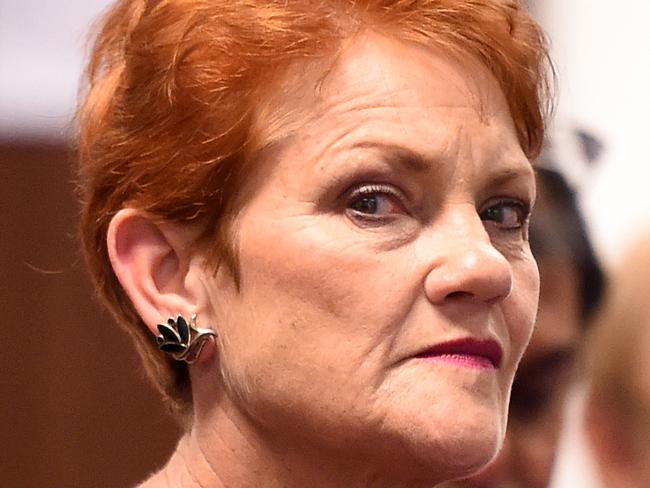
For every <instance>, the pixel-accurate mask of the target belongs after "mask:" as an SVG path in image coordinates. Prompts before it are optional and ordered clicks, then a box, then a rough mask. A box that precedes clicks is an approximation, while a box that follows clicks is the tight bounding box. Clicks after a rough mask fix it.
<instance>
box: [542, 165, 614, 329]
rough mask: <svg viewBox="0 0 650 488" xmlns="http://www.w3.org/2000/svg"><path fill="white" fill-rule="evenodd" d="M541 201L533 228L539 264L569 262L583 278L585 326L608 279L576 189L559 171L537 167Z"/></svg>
mask: <svg viewBox="0 0 650 488" xmlns="http://www.w3.org/2000/svg"><path fill="white" fill-rule="evenodd" d="M536 172H537V186H538V198H537V205H536V209H535V213H534V214H533V217H532V220H531V226H530V245H531V249H532V251H533V255H534V256H535V258H536V259H537V260H538V261H544V260H545V259H550V258H562V259H568V260H570V261H571V262H572V263H574V264H575V266H576V268H577V270H578V275H579V277H580V287H581V289H580V301H581V303H580V304H581V317H582V319H583V320H582V323H583V324H586V323H588V322H589V320H588V319H589V318H590V317H591V316H592V314H593V312H594V311H595V310H596V309H597V308H598V306H599V305H600V302H601V299H602V298H603V291H604V287H605V277H604V274H603V270H602V268H601V266H600V263H599V261H598V258H597V257H596V254H595V252H594V249H593V247H592V245H591V242H590V241H589V237H588V234H587V228H586V225H585V222H584V220H583V218H582V215H581V213H580V209H579V207H578V201H577V198H576V194H575V192H574V191H573V189H572V188H571V187H570V186H569V184H568V183H567V181H566V179H565V178H564V177H563V176H562V175H561V174H560V173H558V172H557V171H554V170H551V169H547V168H544V167H539V166H538V167H537V169H536Z"/></svg>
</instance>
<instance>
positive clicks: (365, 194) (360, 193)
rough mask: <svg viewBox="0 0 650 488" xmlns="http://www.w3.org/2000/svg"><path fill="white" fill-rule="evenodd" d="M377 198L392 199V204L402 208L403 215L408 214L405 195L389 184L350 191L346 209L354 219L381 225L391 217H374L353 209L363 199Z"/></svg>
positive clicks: (370, 185) (366, 186)
mask: <svg viewBox="0 0 650 488" xmlns="http://www.w3.org/2000/svg"><path fill="white" fill-rule="evenodd" d="M377 196H384V197H388V198H390V199H391V200H392V204H393V205H395V206H398V207H400V210H401V212H402V213H404V212H406V210H405V207H406V205H405V199H406V198H405V196H404V194H403V193H402V192H401V191H399V190H398V189H396V188H395V187H394V186H392V185H388V184H382V183H375V184H369V185H363V186H359V187H356V188H354V189H352V190H351V191H349V192H348V197H347V205H346V208H347V210H348V211H349V212H350V213H351V214H352V215H353V216H354V217H356V218H360V219H363V220H366V221H372V222H376V223H380V222H382V221H385V220H387V219H390V218H391V216H390V215H373V214H371V213H365V212H363V211H360V210H356V209H354V208H352V207H353V205H354V204H355V203H358V202H360V201H361V199H363V198H369V197H377Z"/></svg>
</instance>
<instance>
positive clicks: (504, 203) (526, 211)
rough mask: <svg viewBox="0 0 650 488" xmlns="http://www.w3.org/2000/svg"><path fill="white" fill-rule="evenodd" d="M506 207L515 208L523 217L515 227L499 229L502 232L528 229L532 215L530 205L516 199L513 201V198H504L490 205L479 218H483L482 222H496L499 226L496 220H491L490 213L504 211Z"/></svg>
mask: <svg viewBox="0 0 650 488" xmlns="http://www.w3.org/2000/svg"><path fill="white" fill-rule="evenodd" d="M505 207H510V208H515V209H516V210H517V212H518V214H520V215H521V217H520V218H519V219H518V220H519V221H518V224H517V225H513V226H507V225H506V226H504V227H499V228H500V230H503V231H506V232H508V231H510V232H516V231H519V230H521V229H522V228H524V227H526V225H527V224H528V221H529V220H530V213H531V208H530V204H528V203H525V202H523V201H521V200H516V199H511V198H502V199H498V200H497V201H496V202H494V203H492V204H490V205H489V206H488V207H487V208H486V209H485V210H482V211H481V212H480V213H479V216H480V217H481V220H483V221H486V222H495V223H496V224H497V225H499V222H497V220H496V219H495V218H490V216H488V215H487V214H488V212H490V211H491V210H494V209H503V208H505Z"/></svg>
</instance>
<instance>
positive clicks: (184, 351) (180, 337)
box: [156, 314, 216, 364]
mask: <svg viewBox="0 0 650 488" xmlns="http://www.w3.org/2000/svg"><path fill="white" fill-rule="evenodd" d="M158 332H160V335H159V336H158V337H156V341H157V342H158V347H159V348H160V350H161V351H163V352H166V353H168V354H170V355H171V356H172V357H173V358H174V359H176V360H177V361H185V362H186V363H188V364H192V363H193V362H194V361H196V359H197V358H198V357H199V354H201V350H202V349H203V346H205V343H206V342H207V341H208V340H209V339H210V338H211V337H216V334H215V333H214V331H212V330H210V329H199V328H197V327H196V314H195V315H192V318H191V319H190V323H189V324H188V323H187V321H186V320H185V318H184V317H183V316H182V315H181V314H178V317H177V318H176V319H174V317H169V319H168V320H167V323H166V324H158Z"/></svg>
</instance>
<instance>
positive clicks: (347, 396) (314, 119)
mask: <svg viewBox="0 0 650 488" xmlns="http://www.w3.org/2000/svg"><path fill="white" fill-rule="evenodd" d="M289 106H290V110H292V111H293V114H294V116H295V117H297V118H298V120H300V121H301V124H300V125H301V127H300V129H298V130H297V131H296V133H295V135H294V136H293V137H291V138H289V139H288V140H286V141H284V142H283V143H282V144H280V147H279V148H278V149H276V150H274V151H269V156H268V157H267V160H266V161H263V162H262V163H261V167H260V172H259V173H258V174H257V177H256V178H255V179H254V180H253V181H251V183H250V188H248V189H247V190H248V194H249V195H250V198H249V199H248V201H247V203H246V205H245V207H244V209H243V212H242V213H241V217H240V218H239V220H238V222H237V226H236V229H237V232H236V235H237V238H238V249H239V259H240V262H241V290H240V292H237V291H235V289H234V287H233V285H232V281H231V278H230V276H229V275H227V274H226V273H223V274H221V275H220V276H219V277H217V279H212V280H211V279H210V278H207V277H206V283H207V284H206V287H207V288H208V289H209V296H210V297H211V298H212V300H211V302H210V310H211V314H213V318H212V320H213V323H215V324H220V325H219V328H220V334H221V344H220V346H219V348H220V350H221V361H222V364H223V368H224V370H225V376H226V378H227V391H228V397H229V401H232V402H233V403H234V404H235V408H236V410H241V411H242V412H244V415H245V416H246V417H247V418H250V419H251V421H252V422H254V423H255V424H256V425H257V426H259V428H260V429H262V430H264V431H265V432H268V434H269V437H270V438H272V439H273V440H274V442H277V443H278V444H284V445H287V446H295V447H296V448H300V449H314V452H318V453H319V456H320V457H321V458H332V459H338V458H339V456H343V457H344V458H345V459H350V457H351V456H352V457H354V459H355V460H356V461H357V466H358V471H359V473H363V472H364V471H366V470H367V472H368V473H372V474H368V479H371V478H373V477H377V478H381V477H382V475H381V474H377V473H381V472H382V471H383V470H384V469H386V468H387V467H388V468H389V469H390V470H393V471H394V472H393V475H395V472H396V471H399V470H400V469H403V473H401V475H404V476H406V477H408V473H412V474H413V475H414V477H415V478H416V479H417V478H419V477H426V476H427V475H426V474H425V473H430V472H434V473H436V476H440V477H441V478H442V477H447V476H453V475H458V474H460V473H463V472H468V471H471V470H474V469H476V468H478V467H480V466H482V465H484V464H485V463H487V462H488V461H489V460H490V459H491V458H492V457H493V456H494V455H495V453H496V451H497V449H498V448H499V446H500V444H501V440H502V437H503V435H504V430H505V418H506V412H507V404H508V398H509V391H510V386H511V383H512V379H513V375H514V372H515V368H516V366H517V363H518V361H519V359H520V357H521V354H522V352H523V350H524V348H525V346H526V343H527V342H528V339H529V336H530V333H531V330H532V326H533V322H534V316H535V310H536V306H537V294H538V274H537V268H536V265H535V263H534V260H533V258H532V257H531V254H530V250H529V247H528V244H527V231H526V225H527V222H526V215H525V211H524V212H522V211H521V208H524V207H526V206H528V205H530V204H531V202H532V200H533V198H534V181H533V173H532V170H531V166H530V163H529V162H528V160H527V159H526V157H525V156H524V154H523V152H522V150H521V148H520V146H519V144H518V142H517V138H516V135H515V131H514V128H513V123H512V120H511V117H510V113H509V111H508V108H507V105H506V103H505V100H504V97H503V95H502V93H501V92H500V90H499V88H498V86H497V84H496V83H495V81H494V80H493V79H492V78H491V77H490V75H489V74H488V73H487V72H486V71H485V70H484V69H483V68H482V67H480V66H479V65H478V64H476V63H473V62H471V61H469V60H468V61H467V62H466V63H464V64H459V63H456V62H452V61H450V60H448V59H446V58H445V57H443V56H441V55H440V54H438V53H436V52H432V51H430V50H427V49H425V48H421V47H416V46H411V45H405V44H401V43H398V42H395V41H389V40H386V39H383V38H380V37H378V36H372V37H366V38H364V39H361V40H358V41H357V42H356V43H355V44H353V45H352V46H350V47H349V49H348V50H347V51H346V52H345V53H344V55H343V57H342V59H341V60H340V61H339V63H338V64H337V66H336V68H335V70H334V71H333V72H332V73H330V74H329V75H328V77H327V78H326V79H325V81H324V83H323V86H322V88H321V90H320V92H319V94H318V96H316V97H314V96H313V94H309V93H307V94H305V95H304V96H298V97H296V99H294V100H293V101H291V102H289ZM504 202H505V203H504ZM491 208H496V209H497V210H498V211H499V212H501V213H500V214H499V215H500V217H498V218H491V217H490V218H486V217H485V216H484V213H485V212H486V210H487V209H491ZM468 336H470V337H477V338H494V339H495V340H497V341H498V342H499V344H500V345H501V347H502V348H503V352H504V360H503V364H502V367H501V368H499V369H498V370H482V369H478V368H472V367H466V366H459V365H457V364H449V363H442V362H431V361H425V360H421V359H415V358H414V357H413V356H414V355H415V354H416V353H418V352H420V351H421V350H423V349H425V348H427V347H430V346H431V345H434V344H437V343H441V342H444V341H448V340H452V339H457V338H461V337H468ZM398 461H399V462H398ZM386 476H388V475H386Z"/></svg>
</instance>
